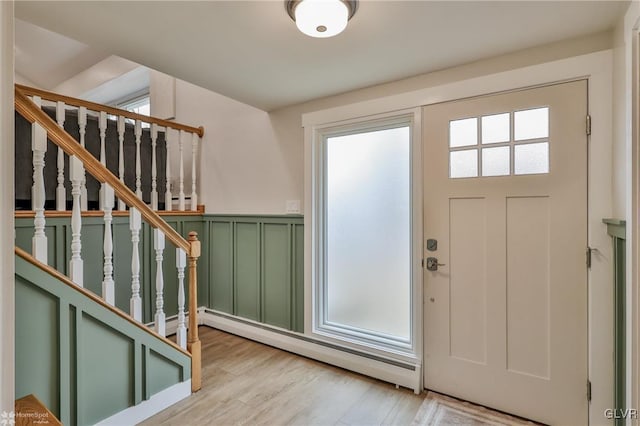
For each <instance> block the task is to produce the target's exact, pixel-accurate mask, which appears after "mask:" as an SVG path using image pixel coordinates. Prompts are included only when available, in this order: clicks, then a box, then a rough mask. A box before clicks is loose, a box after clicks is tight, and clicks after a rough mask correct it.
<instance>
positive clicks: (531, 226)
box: [423, 80, 588, 424]
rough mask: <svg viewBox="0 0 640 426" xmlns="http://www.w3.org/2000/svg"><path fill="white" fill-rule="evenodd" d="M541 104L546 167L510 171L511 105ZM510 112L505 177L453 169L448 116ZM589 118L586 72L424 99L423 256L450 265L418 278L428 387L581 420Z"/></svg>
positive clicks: (560, 420)
mask: <svg viewBox="0 0 640 426" xmlns="http://www.w3.org/2000/svg"><path fill="white" fill-rule="evenodd" d="M540 107H548V108H549V137H548V144H549V145H548V146H549V173H543V174H531V175H517V176H515V175H513V172H514V150H515V149H516V146H515V145H520V142H515V143H514V142H513V140H514V130H513V127H514V126H513V121H514V118H513V117H514V114H513V113H512V112H514V111H522V110H528V109H532V108H540ZM506 112H511V114H510V121H511V126H510V129H511V130H510V132H511V135H510V136H511V138H510V139H511V142H509V143H506V144H502V145H501V146H503V147H505V146H508V147H509V153H510V173H511V175H509V176H495V177H470V178H460V179H452V178H450V177H449V151H450V148H449V122H450V121H453V120H459V119H465V118H469V117H478V118H479V121H480V117H483V116H487V115H491V114H499V113H506ZM586 115H587V83H586V80H581V81H575V82H571V83H563V84H556V85H551V86H547V87H542V88H536V89H528V90H521V91H514V92H510V93H504V94H499V95H491V96H485V97H479V98H473V99H469V100H461V101H453V102H448V103H442V104H436V105H432V106H428V107H425V108H424V115H423V129H424V147H423V151H424V157H423V158H424V163H423V164H424V166H423V170H424V183H423V185H424V237H425V241H426V239H427V238H434V239H437V240H438V248H437V250H436V251H433V252H430V251H426V250H425V254H424V257H428V256H433V257H437V258H438V260H439V262H440V263H443V264H445V266H441V267H439V270H438V271H437V272H430V271H426V270H425V276H424V283H425V284H424V285H425V296H424V301H425V304H424V332H425V343H424V345H425V347H424V380H425V387H426V388H428V389H433V390H436V391H439V392H443V393H446V394H450V395H453V396H457V397H460V398H463V399H467V400H470V401H473V402H476V403H479V404H482V405H486V406H489V407H492V408H496V409H499V410H503V411H507V412H510V413H514V414H516V415H520V416H523V417H526V418H530V419H533V420H537V421H541V422H544V423H549V424H587V421H588V403H587V398H586V389H587V388H586V385H587V374H588V373H587V372H588V365H587V353H588V347H587V268H586V263H585V250H586V248H587V136H586V132H585V118H586ZM480 133H481V131H480V130H479V131H478V134H480ZM538 142H540V140H538ZM493 146H495V145H482V144H479V145H478V146H477V147H476V148H486V147H493ZM469 148H473V147H469ZM477 153H478V156H479V157H482V150H481V149H478V150H477ZM478 173H479V174H480V175H481V174H482V169H481V167H480V166H478Z"/></svg>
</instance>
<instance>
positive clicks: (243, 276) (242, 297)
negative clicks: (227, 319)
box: [234, 222, 261, 321]
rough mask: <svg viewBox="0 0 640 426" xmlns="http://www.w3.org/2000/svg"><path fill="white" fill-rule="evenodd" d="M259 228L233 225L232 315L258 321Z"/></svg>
mask: <svg viewBox="0 0 640 426" xmlns="http://www.w3.org/2000/svg"><path fill="white" fill-rule="evenodd" d="M259 229H260V226H259V224H258V223H242V222H238V223H236V224H235V256H234V259H235V261H234V263H235V268H234V269H235V271H234V276H235V310H234V314H235V315H238V316H241V317H244V318H249V319H252V320H255V321H260V319H261V315H260V253H259V247H260V241H259V240H260V238H259V235H260V233H259Z"/></svg>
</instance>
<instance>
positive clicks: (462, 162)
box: [449, 149, 478, 178]
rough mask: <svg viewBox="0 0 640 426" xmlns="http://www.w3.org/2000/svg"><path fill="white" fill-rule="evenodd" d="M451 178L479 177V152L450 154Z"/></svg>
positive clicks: (473, 150)
mask: <svg viewBox="0 0 640 426" xmlns="http://www.w3.org/2000/svg"><path fill="white" fill-rule="evenodd" d="M449 176H450V177H452V178H465V177H476V176H478V150H477V149H466V150H464V151H451V152H450V153H449Z"/></svg>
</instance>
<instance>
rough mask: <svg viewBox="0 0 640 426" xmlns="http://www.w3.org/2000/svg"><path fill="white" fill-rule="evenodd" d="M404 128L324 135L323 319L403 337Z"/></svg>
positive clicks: (406, 304) (406, 302)
mask: <svg viewBox="0 0 640 426" xmlns="http://www.w3.org/2000/svg"><path fill="white" fill-rule="evenodd" d="M410 140H411V139H410V128H409V127H408V126H406V127H400V128H393V129H387V130H380V131H371V132H365V133H358V134H352V135H347V136H339V137H330V138H327V140H326V163H325V167H326V169H325V173H326V177H325V179H326V188H325V190H326V194H325V197H326V198H325V208H326V212H325V215H326V216H325V232H326V234H325V248H324V253H325V269H324V271H325V278H324V281H325V297H326V300H325V305H326V306H324V309H325V313H326V314H325V315H326V319H325V322H326V323H328V324H329V325H332V326H336V327H343V328H345V329H356V330H358V331H361V332H369V333H373V334H378V335H384V336H389V337H392V338H395V339H402V340H409V338H410V328H411V327H410V321H411V308H410V306H411V305H410V300H411V270H410V267H411V235H410V231H411V226H410V225H411V199H410V188H411V179H410V177H411V167H410V158H411V156H410Z"/></svg>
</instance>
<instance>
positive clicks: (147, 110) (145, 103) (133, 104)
mask: <svg viewBox="0 0 640 426" xmlns="http://www.w3.org/2000/svg"><path fill="white" fill-rule="evenodd" d="M116 108H120V109H124V110H126V111H130V112H135V113H136V114H140V115H147V116H149V115H151V98H150V97H149V94H148V93H146V94H144V95H141V96H136V97H135V98H130V99H128V100H125V101H121V102H118V103H116ZM127 121H128V122H129V123H133V122H134V120H130V119H127ZM141 125H142V127H143V128H145V129H146V128H148V127H149V123H146V122H144V121H143V122H142V123H141Z"/></svg>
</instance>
